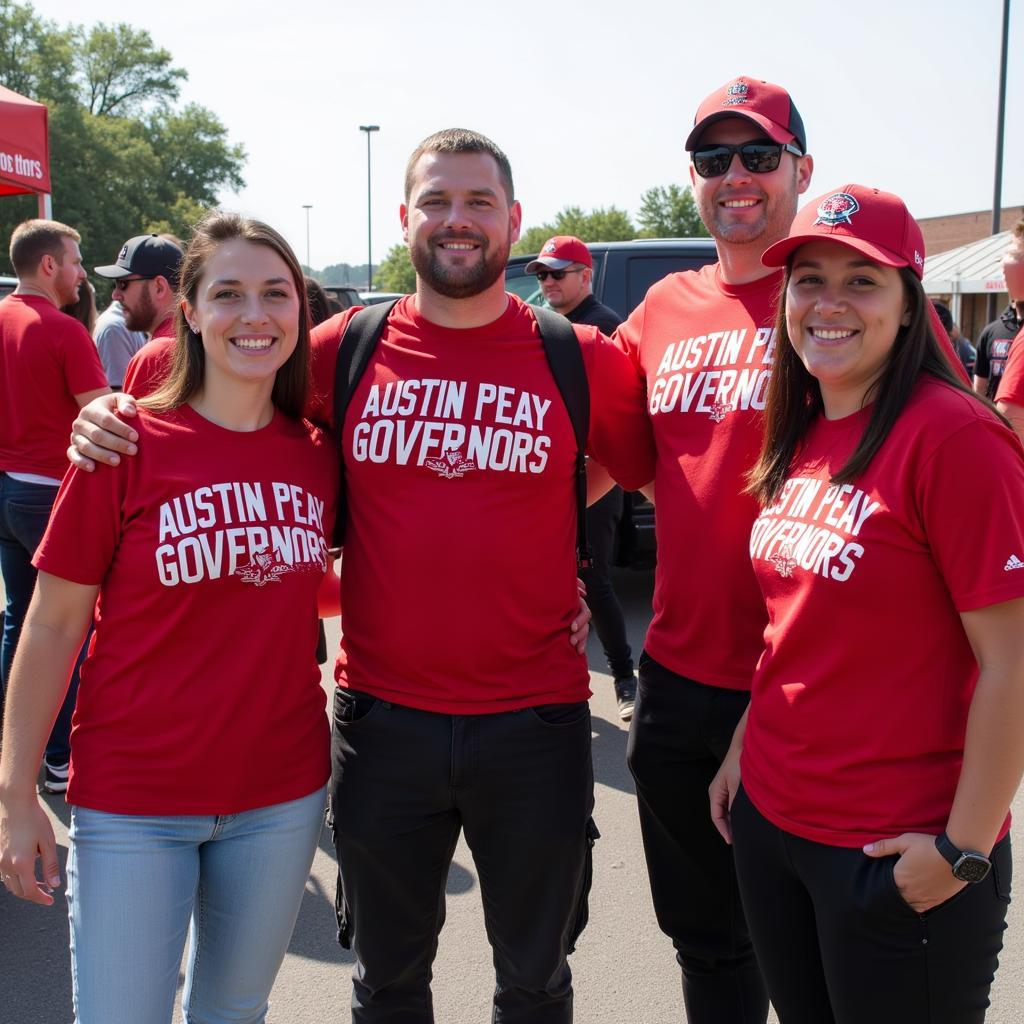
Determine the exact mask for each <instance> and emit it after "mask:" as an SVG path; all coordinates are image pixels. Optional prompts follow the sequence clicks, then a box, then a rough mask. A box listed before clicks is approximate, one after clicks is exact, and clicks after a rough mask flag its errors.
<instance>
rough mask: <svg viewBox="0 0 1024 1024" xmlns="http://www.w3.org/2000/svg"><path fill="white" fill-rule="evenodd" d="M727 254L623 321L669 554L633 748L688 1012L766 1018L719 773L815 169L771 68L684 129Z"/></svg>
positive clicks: (733, 704) (699, 195) (751, 604)
mask: <svg viewBox="0 0 1024 1024" xmlns="http://www.w3.org/2000/svg"><path fill="white" fill-rule="evenodd" d="M686 149H687V150H688V151H689V152H690V154H691V156H692V161H693V162H692V166H691V169H690V178H691V181H692V183H693V191H694V198H695V199H696V202H697V207H698V209H699V211H700V215H701V219H702V220H703V221H704V224H705V225H706V226H707V228H708V230H709V231H710V232H711V234H712V235H713V236H714V237H715V240H716V243H717V246H718V256H719V262H718V263H716V264H713V265H711V266H708V267H704V268H703V269H701V270H699V271H688V272H684V273H678V274H672V275H670V276H669V277H667V278H665V279H664V280H663V281H661V282H659V283H658V284H656V285H654V287H653V288H651V290H650V291H649V292H648V294H647V297H646V299H645V300H644V302H643V303H642V304H641V305H640V306H639V307H638V308H637V309H636V310H635V311H634V312H633V314H632V316H630V318H629V320H628V321H627V322H626V323H625V324H623V326H622V327H621V328H620V329H619V331H618V333H617V334H616V338H617V340H618V341H619V343H620V344H621V345H622V346H624V348H625V349H626V351H627V352H628V353H629V354H630V355H631V357H632V359H633V361H634V364H635V366H636V368H637V371H638V373H639V374H640V375H641V377H642V378H643V379H644V381H645V382H646V385H647V396H648V398H647V401H648V413H649V415H650V418H651V423H652V426H653V429H654V434H655V439H656V442H657V450H658V461H657V469H656V475H655V488H656V496H657V505H658V516H657V537H658V567H657V571H656V578H655V593H654V617H653V620H652V622H651V626H650V629H649V631H648V634H647V640H646V644H645V651H644V654H643V655H642V656H641V659H640V666H639V688H638V693H637V702H636V710H635V711H634V715H633V722H632V725H631V729H630V737H629V748H628V756H629V764H630V768H631V770H632V772H633V776H634V778H635V780H636V787H637V799H638V802H639V809H640V823H641V828H642V831H643V838H644V849H645V852H646V856H647V867H648V872H649V875H650V880H651V892H652V896H653V898H654V906H655V911H656V913H657V916H658V923H659V924H660V926H661V928H662V930H663V931H664V932H666V934H668V935H669V936H670V937H671V939H672V942H673V944H674V946H675V947H676V957H677V959H678V961H679V963H680V966H681V967H682V979H683V999H684V1002H685V1004H686V1013H687V1019H688V1020H689V1021H690V1022H691V1024H732V1022H735V1024H741V1022H742V1024H751V1022H753V1021H764V1020H765V1019H766V1017H767V1013H768V997H767V994H766V992H765V987H764V983H763V981H762V979H761V974H760V971H759V969H758V966H757V962H756V959H755V957H754V952H753V949H752V946H751V943H750V938H749V935H748V933H747V928H746V923H745V921H744V918H743V912H742V909H741V907H740V901H739V894H738V891H737V886H736V877H735V871H734V868H733V862H732V852H731V850H730V848H729V847H728V846H727V845H726V844H725V843H724V842H723V841H722V839H721V837H720V836H719V835H718V833H717V832H716V831H715V828H714V826H713V825H712V823H711V819H710V816H709V813H708V785H709V784H710V782H711V780H712V779H713V778H714V776H715V773H716V772H717V770H718V767H719V765H720V763H721V761H722V759H723V758H724V756H725V754H726V751H727V749H728V746H729V741H730V739H731V738H732V734H733V730H734V728H735V726H736V723H737V721H738V720H739V718H740V716H741V715H742V714H743V711H744V709H745V708H746V706H747V702H748V700H749V695H750V683H751V678H752V676H753V672H754V666H755V664H756V662H757V658H758V656H759V654H760V652H761V648H762V643H761V637H762V633H763V630H764V626H765V621H766V616H765V611H764V603H763V601H762V598H761V594H760V591H759V589H758V586H757V582H756V580H755V578H754V574H753V572H752V570H751V566H750V560H749V558H748V556H747V546H748V543H749V537H750V528H751V524H752V523H753V522H754V519H755V517H756V515H757V505H756V502H755V501H754V500H753V499H752V498H751V497H750V496H749V495H746V494H744V493H743V490H744V487H745V480H744V474H745V472H746V471H747V470H748V469H749V468H750V466H751V465H752V464H753V462H754V460H755V458H756V456H757V453H758V450H759V446H760V440H761V410H762V408H763V407H764V398H765V390H766V387H767V383H768V376H769V373H770V370H771V365H772V360H773V350H774V346H775V330H774V326H773V324H774V313H775V308H774V304H775V297H776V295H777V293H778V290H779V284H780V281H781V276H780V274H779V272H778V271H775V270H770V269H768V268H766V267H765V266H763V265H762V263H761V253H762V252H763V251H764V250H765V249H766V248H767V247H768V246H769V245H770V244H771V243H773V242H776V241H778V240H779V239H781V238H784V237H785V235H786V233H787V231H788V230H789V226H790V224H791V222H792V220H793V217H794V215H795V214H796V207H797V197H798V196H799V195H800V194H801V193H802V192H804V191H806V189H807V187H808V185H809V184H810V179H811V171H812V166H813V165H812V161H811V158H810V157H809V156H807V155H806V139H805V135H804V127H803V122H802V121H801V119H800V115H799V113H798V112H797V110H796V107H795V106H794V105H793V101H792V100H791V99H790V96H789V94H788V93H787V92H786V91H785V90H784V89H782V88H781V87H779V86H777V85H772V84H771V83H768V82H762V81H758V80H757V79H753V78H746V77H741V78H736V79H733V80H731V81H730V82H728V83H726V85H724V86H722V87H721V88H720V89H717V90H716V91H715V92H714V93H712V94H711V95H710V96H709V97H708V98H707V99H706V100H704V102H703V103H702V104H701V105H700V108H699V109H698V111H697V116H696V118H695V121H694V127H693V130H692V131H691V133H690V135H689V137H688V138H687V140H686Z"/></svg>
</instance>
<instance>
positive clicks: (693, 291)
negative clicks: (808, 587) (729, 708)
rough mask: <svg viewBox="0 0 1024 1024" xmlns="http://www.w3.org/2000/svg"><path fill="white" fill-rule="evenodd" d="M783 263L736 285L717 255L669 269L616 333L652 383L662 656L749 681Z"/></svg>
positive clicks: (760, 626) (696, 670) (756, 646)
mask: <svg viewBox="0 0 1024 1024" xmlns="http://www.w3.org/2000/svg"><path fill="white" fill-rule="evenodd" d="M781 281H782V273H781V271H780V272H778V273H773V274H770V275H769V276H767V277H763V278H761V279H760V280H758V281H754V282H752V283H750V284H743V285H728V284H726V283H725V282H724V281H722V279H721V273H720V270H719V266H718V264H712V265H710V266H707V267H704V268H702V269H701V270H699V271H686V272H683V273H679V274H671V275H669V276H668V277H666V278H665V279H664V280H662V281H659V282H658V283H657V284H656V285H654V287H652V288H651V290H650V291H649V292H648V293H647V297H646V298H645V299H644V301H643V302H642V303H641V304H640V305H639V306H638V307H637V308H636V309H635V310H634V311H633V314H632V316H630V318H629V319H628V320H627V321H626V322H625V323H624V324H623V325H622V326H621V327H620V328H619V329H618V331H617V332H616V333H615V340H616V341H617V342H618V343H619V344H620V345H622V346H623V347H624V348H625V350H626V351H627V352H628V353H629V355H630V356H631V358H632V360H633V362H634V364H635V366H636V367H637V370H638V372H639V373H640V375H641V376H642V378H643V379H644V380H645V381H646V384H647V396H648V411H649V413H650V419H651V424H652V426H653V429H654V437H655V441H656V443H657V449H658V462H657V475H656V478H655V496H656V499H657V515H656V517H655V528H656V531H657V539H658V566H657V569H656V571H655V583H654V618H653V619H652V621H651V625H650V629H649V630H648V632H647V641H646V647H647V650H648V652H649V653H650V654H651V656H652V657H653V658H655V659H656V660H657V661H659V662H661V664H663V665H665V666H666V667H667V668H669V669H671V670H672V671H673V672H676V673H678V674H679V675H683V676H687V677H688V678H690V679H695V680H697V681H698V682H701V683H707V684H712V685H714V686H722V687H726V688H728V689H735V690H746V689H749V688H750V680H751V677H752V675H753V672H754V665H755V664H756V662H757V658H758V655H759V654H760V653H761V633H762V631H763V630H764V623H765V610H764V601H763V600H762V598H761V593H760V591H759V590H758V587H757V581H756V580H755V578H754V574H753V572H752V571H751V568H750V560H749V559H748V558H747V557H746V543H747V537H748V536H749V534H750V524H751V523H752V522H753V521H754V518H755V516H756V515H757V503H756V502H755V501H754V500H753V498H751V497H750V496H749V495H746V494H743V493H742V491H743V488H744V487H745V481H744V479H743V474H744V473H745V472H746V471H747V470H748V469H749V468H750V467H751V466H752V465H753V463H754V461H755V460H756V458H757V454H758V452H759V451H760V446H761V432H762V429H763V427H762V419H761V410H763V409H764V400H765V393H766V391H767V388H768V378H769V374H770V371H771V365H772V360H773V354H774V349H775V329H774V326H773V324H774V319H775V300H776V297H777V295H778V291H779V286H780V284H781Z"/></svg>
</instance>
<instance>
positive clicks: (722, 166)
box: [693, 142, 803, 178]
mask: <svg viewBox="0 0 1024 1024" xmlns="http://www.w3.org/2000/svg"><path fill="white" fill-rule="evenodd" d="M783 151H785V152H787V153H792V154H793V155H794V156H803V153H801V152H800V149H799V148H798V147H797V146H794V145H793V144H792V143H790V142H787V143H781V142H744V143H743V144H742V145H741V146H730V145H727V144H726V143H724V142H723V143H722V144H720V145H718V146H704V147H702V148H701V149H695V150H694V151H693V169H694V170H695V171H696V172H697V173H698V174H699V175H700V176H701V177H702V178H720V177H721V176H722V175H723V174H725V172H726V171H727V170H729V164H731V163H732V158H733V157H734V156H735V155H736V154H737V153H739V155H740V161H741V162H742V164H743V166H744V167H745V168H746V169H747V170H748V171H750V173H751V174H769V173H770V172H771V171H774V170H776V169H777V168H778V166H779V162H780V161H781V160H782V153H783Z"/></svg>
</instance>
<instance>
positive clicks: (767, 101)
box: [686, 75, 807, 153]
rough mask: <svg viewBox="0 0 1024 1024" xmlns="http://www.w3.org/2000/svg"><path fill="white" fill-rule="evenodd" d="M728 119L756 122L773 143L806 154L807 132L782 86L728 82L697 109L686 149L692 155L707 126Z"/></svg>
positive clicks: (752, 80) (744, 80)
mask: <svg viewBox="0 0 1024 1024" xmlns="http://www.w3.org/2000/svg"><path fill="white" fill-rule="evenodd" d="M727 117H743V118H746V119H747V120H748V121H753V122H754V124H756V125H757V126H758V127H759V128H760V129H761V130H762V131H763V132H764V133H765V134H766V135H767V136H768V138H770V139H772V140H773V141H774V142H783V143H785V142H794V143H796V145H798V146H799V147H800V151H801V152H802V153H806V152H807V133H806V132H805V131H804V122H803V119H802V118H801V117H800V113H799V111H798V110H797V109H796V107H795V106H794V105H793V100H792V98H791V97H790V95H789V93H788V92H786V90H785V89H783V88H782V86H781V85H772V83H771V82H764V81H761V80H760V79H757V78H747V77H746V76H745V75H743V76H740V77H739V78H734V79H733V80H732V81H731V82H726V84H725V85H723V86H722V87H721V88H720V89H716V90H715V91H714V92H713V93H712V94H711V95H710V96H708V97H707V99H705V100H704V102H703V103H702V104H701V105H700V106H699V107H698V108H697V116H696V117H695V118H694V119H693V130H692V131H691V132H690V134H689V135H688V136H687V137H686V150H687V152H689V153H692V152H693V151H694V150H695V149H696V148H697V144H698V143H699V142H700V137H701V135H702V134H703V133H704V129H705V128H707V127H708V125H711V124H714V123H715V121H722V120H724V119H725V118H727Z"/></svg>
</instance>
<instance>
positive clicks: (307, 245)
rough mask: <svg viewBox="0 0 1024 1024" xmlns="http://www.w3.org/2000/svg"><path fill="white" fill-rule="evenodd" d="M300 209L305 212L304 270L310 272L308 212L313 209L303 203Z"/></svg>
mask: <svg viewBox="0 0 1024 1024" xmlns="http://www.w3.org/2000/svg"><path fill="white" fill-rule="evenodd" d="M302 208H303V209H304V210H305V211H306V269H307V270H310V271H312V269H313V264H312V263H310V261H309V211H310V210H312V209H313V207H312V205H311V204H310V203H303V204H302Z"/></svg>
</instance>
